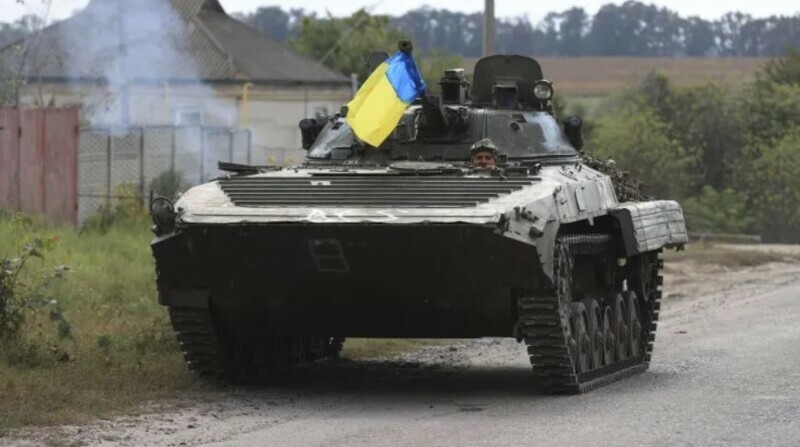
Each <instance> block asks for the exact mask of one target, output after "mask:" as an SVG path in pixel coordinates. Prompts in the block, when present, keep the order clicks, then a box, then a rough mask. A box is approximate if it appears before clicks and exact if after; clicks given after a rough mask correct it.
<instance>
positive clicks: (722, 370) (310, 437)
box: [20, 264, 800, 447]
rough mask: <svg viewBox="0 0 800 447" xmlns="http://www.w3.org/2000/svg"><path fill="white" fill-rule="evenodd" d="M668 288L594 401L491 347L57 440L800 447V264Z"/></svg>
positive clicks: (220, 400)
mask: <svg viewBox="0 0 800 447" xmlns="http://www.w3.org/2000/svg"><path fill="white" fill-rule="evenodd" d="M668 269H669V266H668ZM703 269H705V270H703ZM668 271H669V270H668ZM667 280H668V284H667V290H668V295H667V297H666V298H665V302H664V307H663V308H662V323H661V324H660V325H659V334H658V340H657V341H656V348H655V353H654V358H653V363H652V365H651V369H650V371H649V372H647V373H645V374H643V375H639V376H635V377H633V378H629V379H626V380H624V381H622V382H618V383H615V384H613V385H611V386H608V387H606V388H602V389H600V390H596V391H593V392H591V393H589V394H586V395H581V396H567V397H558V396H546V395H540V394H537V393H536V391H535V390H534V388H533V387H532V385H531V376H530V370H529V366H528V364H527V361H526V359H525V358H524V354H523V353H524V349H523V347H522V346H521V345H518V344H517V343H515V342H514V341H513V340H497V339H484V340H475V341H468V342H465V343H463V344H459V345H455V346H437V347H432V348H427V349H425V350H423V351H421V352H418V353H414V354H408V355H406V356H405V357H401V358H399V359H391V360H382V361H371V362H350V361H339V362H327V363H322V364H318V365H314V366H313V367H306V368H302V369H299V370H296V371H293V372H292V373H291V375H289V376H286V377H283V378H281V379H280V380H279V381H278V383H277V384H274V385H273V386H270V387H269V388H256V389H252V388H250V389H242V390H219V391H210V392H208V393H202V394H201V395H199V396H194V395H193V396H187V397H186V398H185V399H182V400H179V401H178V402H177V403H174V402H173V403H168V404H165V405H166V406H164V407H160V408H159V407H154V408H150V411H149V412H147V413H146V414H144V415H140V416H129V417H123V418H117V419H114V420H109V421H98V422H96V423H94V424H91V425H90V426H85V427H66V428H62V429H61V432H60V434H59V436H57V437H56V439H60V440H61V441H60V442H64V443H67V444H69V443H73V442H76V443H78V444H91V445H131V446H140V445H159V446H160V445H175V446H178V445H204V446H228V445H236V446H272V445H274V446H370V447H373V446H395V445H403V446H406V445H417V446H428V445H441V446H479V445H500V446H508V445H516V446H523V445H537V446H550V445H554V446H559V447H564V446H569V447H577V446H589V445H591V446H632V445H668V446H674V445H697V446H712V445H721V446H722V445H724V446H728V445H742V446H751V445H758V446H770V445H776V446H798V445H800V265H798V264H792V265H790V264H774V265H770V266H763V267H759V268H756V269H747V270H740V271H729V270H725V269H724V268H721V267H720V268H716V267H709V266H702V265H684V266H675V267H672V270H671V273H670V275H669V276H668V278H667ZM50 439H52V438H50ZM28 440H29V441H30V442H33V445H35V444H37V440H38V441H42V440H43V438H42V437H38V438H37V437H36V436H32V437H29V438H28ZM20 441H22V440H21V439H20Z"/></svg>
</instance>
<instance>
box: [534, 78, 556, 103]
mask: <svg viewBox="0 0 800 447" xmlns="http://www.w3.org/2000/svg"><path fill="white" fill-rule="evenodd" d="M533 96H535V97H536V99H538V100H539V101H547V100H549V99H550V98H552V97H553V84H551V83H550V82H549V81H544V80H542V81H536V83H535V84H533Z"/></svg>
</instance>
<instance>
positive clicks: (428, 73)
mask: <svg viewBox="0 0 800 447" xmlns="http://www.w3.org/2000/svg"><path fill="white" fill-rule="evenodd" d="M415 57H416V58H417V64H418V65H419V68H420V71H421V72H422V78H423V79H425V84H426V85H427V86H428V94H436V95H438V94H439V93H440V89H439V81H440V80H441V79H442V76H444V71H445V70H447V69H450V68H461V67H462V66H463V59H462V58H461V56H457V55H451V54H447V53H444V52H441V51H431V52H428V53H425V54H424V55H422V56H421V57H419V56H415Z"/></svg>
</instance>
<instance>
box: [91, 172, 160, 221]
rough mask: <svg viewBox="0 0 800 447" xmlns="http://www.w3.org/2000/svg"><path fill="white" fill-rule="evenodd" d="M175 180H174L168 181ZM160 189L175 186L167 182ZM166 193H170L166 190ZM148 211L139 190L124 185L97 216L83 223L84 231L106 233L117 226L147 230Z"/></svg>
mask: <svg viewBox="0 0 800 447" xmlns="http://www.w3.org/2000/svg"><path fill="white" fill-rule="evenodd" d="M167 180H174V178H171V179H167ZM157 186H159V187H164V188H167V187H171V186H174V185H172V184H170V183H169V182H167V181H165V183H164V184H159V185H157ZM165 191H166V192H169V191H168V190H166V189H165ZM148 220H149V218H148V213H147V209H146V208H145V206H144V201H143V199H142V196H141V194H140V192H139V190H138V189H137V188H136V187H135V186H134V185H131V184H122V185H119V186H117V188H116V189H115V190H114V197H111V198H109V202H108V203H106V204H104V205H102V206H101V207H100V209H99V210H98V212H97V214H95V215H94V216H91V217H89V218H88V219H86V221H85V222H84V223H83V228H82V231H89V232H91V231H95V232H100V233H106V232H108V231H109V229H111V228H112V227H115V226H123V227H143V228H147V222H148Z"/></svg>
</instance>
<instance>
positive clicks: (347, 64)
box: [289, 9, 408, 81]
mask: <svg viewBox="0 0 800 447" xmlns="http://www.w3.org/2000/svg"><path fill="white" fill-rule="evenodd" d="M407 38H408V36H407V35H406V34H405V33H403V32H401V31H398V30H396V29H393V28H390V27H389V17H387V16H378V15H370V14H369V13H367V12H366V11H364V10H363V9H361V10H359V11H356V12H355V13H353V15H351V16H350V17H347V18H341V19H340V18H335V17H332V16H329V17H327V18H325V19H315V18H312V17H305V18H303V22H302V24H301V25H300V32H299V33H298V35H297V37H295V38H292V39H289V45H290V46H291V47H292V48H293V49H294V50H296V51H298V52H300V53H303V54H305V55H307V56H309V57H311V58H313V59H316V60H321V61H322V62H323V63H324V64H325V65H327V66H328V67H330V68H332V69H334V70H337V71H340V72H342V73H344V74H350V73H355V74H357V75H358V78H359V80H361V81H363V80H364V79H366V78H367V76H369V70H368V67H367V65H366V63H365V59H364V56H365V55H366V54H368V53H371V52H375V51H385V52H387V53H389V54H391V53H394V52H395V51H396V50H397V42H398V41H399V40H402V39H407Z"/></svg>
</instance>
